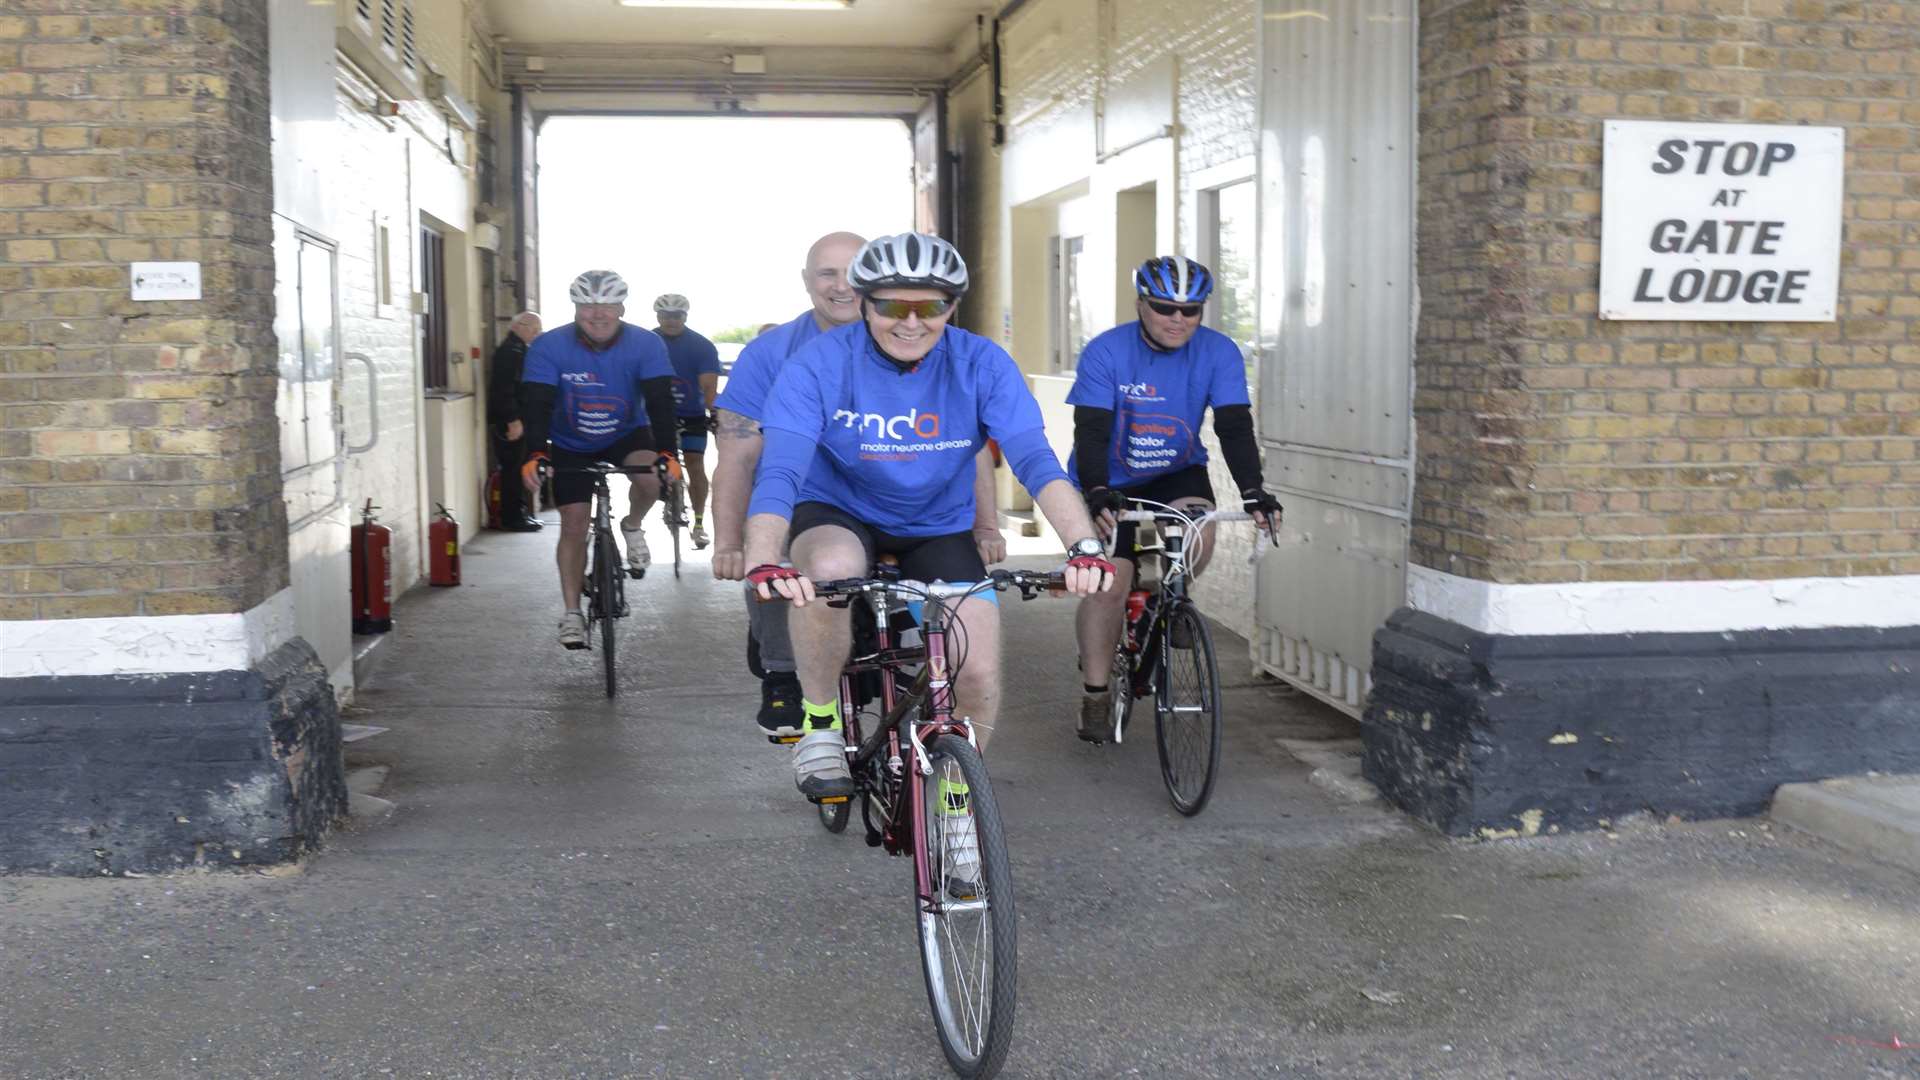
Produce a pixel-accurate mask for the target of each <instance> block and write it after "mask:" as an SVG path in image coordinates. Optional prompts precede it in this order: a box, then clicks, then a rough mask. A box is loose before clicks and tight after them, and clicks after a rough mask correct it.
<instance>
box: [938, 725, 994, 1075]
mask: <svg viewBox="0 0 1920 1080" xmlns="http://www.w3.org/2000/svg"><path fill="white" fill-rule="evenodd" d="M927 755H928V759H929V760H930V761H931V762H932V764H933V775H932V776H928V777H925V778H924V780H923V784H922V796H923V797H922V799H921V801H920V804H919V805H918V806H916V807H915V808H914V822H913V828H914V832H915V833H916V834H917V835H918V837H919V843H920V849H921V850H922V851H923V852H924V853H925V856H926V865H927V871H928V877H929V879H930V880H929V881H927V882H925V883H923V884H924V887H925V888H927V889H929V890H930V891H931V893H932V897H933V899H932V902H931V903H927V902H923V901H921V900H920V899H919V898H918V897H916V898H915V917H916V918H917V919H918V920H919V930H920V967H921V972H922V974H924V975H925V976H926V981H927V1001H928V1003H929V1004H930V1005H931V1006H932V1007H933V1019H934V1024H935V1028H936V1030H937V1031H938V1033H939V1036H940V1049H941V1050H942V1051H944V1052H945V1053H946V1055H947V1063H948V1064H949V1065H951V1066H953V1071H954V1072H956V1073H958V1074H960V1075H961V1076H963V1077H969V1078H973V1077H990V1076H993V1075H995V1074H997V1073H998V1072H999V1071H1000V1066H1001V1065H1002V1064H1003V1063H1004V1062H1005V1061H1006V1058H1007V1047H1008V1045H1009V1043H1011V1041H1012V1039H1013V1010H1014V988H1015V982H1016V970H1015V966H1016V965H1015V960H1014V953H1015V928H1014V907H1013V870H1012V868H1011V867H1010V866H1009V865H1008V862H1007V846H1006V836H1005V832H1004V831H1003V829H1002V828H1001V824H1000V808H999V804H998V803H997V802H995V801H994V797H993V788H992V786H991V785H990V784H989V782H988V780H987V767H986V764H985V763H984V762H983V761H981V759H980V753H979V751H977V750H975V749H974V748H973V745H972V744H971V743H969V742H967V741H966V740H965V739H962V738H960V737H959V736H957V735H942V736H940V738H938V739H936V740H934V743H933V745H932V746H931V747H929V748H928V751H927Z"/></svg>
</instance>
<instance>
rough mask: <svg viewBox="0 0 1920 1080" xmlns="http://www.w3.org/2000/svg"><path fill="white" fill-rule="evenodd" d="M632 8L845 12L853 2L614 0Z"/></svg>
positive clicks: (797, 0)
mask: <svg viewBox="0 0 1920 1080" xmlns="http://www.w3.org/2000/svg"><path fill="white" fill-rule="evenodd" d="M614 3H616V4H618V5H619V6H621V7H633V8H736V9H737V8H745V9H750V10H753V11H845V10H846V9H848V8H850V7H852V6H853V0H614Z"/></svg>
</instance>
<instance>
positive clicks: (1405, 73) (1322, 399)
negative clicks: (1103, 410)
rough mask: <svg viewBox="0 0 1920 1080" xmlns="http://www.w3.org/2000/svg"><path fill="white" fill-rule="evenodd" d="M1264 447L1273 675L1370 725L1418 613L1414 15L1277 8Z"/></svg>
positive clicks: (1328, 4)
mask: <svg viewBox="0 0 1920 1080" xmlns="http://www.w3.org/2000/svg"><path fill="white" fill-rule="evenodd" d="M1260 15H1261V19H1260V57H1261V80H1260V82H1261V86H1260V160H1259V169H1260V241H1259V244H1260V260H1259V262H1260V272H1261V280H1260V350H1261V364H1260V371H1261V375H1260V379H1261V385H1260V389H1261V393H1260V413H1261V415H1260V430H1261V433H1262V439H1263V442H1264V443H1265V453H1266V475H1267V479H1268V482H1269V484H1270V486H1272V487H1274V488H1276V489H1277V490H1278V491H1279V492H1280V493H1281V496H1282V501H1283V502H1285V504H1286V507H1287V520H1288V523H1289V525H1290V526H1292V530H1293V531H1295V532H1296V533H1297V535H1294V536H1291V537H1290V538H1289V539H1288V540H1287V541H1286V542H1283V543H1282V544H1281V545H1280V547H1279V550H1278V551H1275V552H1273V553H1272V554H1270V555H1269V556H1268V557H1267V558H1266V559H1265V560H1263V562H1262V564H1261V567H1260V582H1259V603H1258V608H1257V611H1256V613H1255V620H1256V623H1257V625H1258V627H1259V641H1258V645H1257V649H1258V654H1259V659H1260V663H1261V665H1262V666H1263V667H1265V668H1266V669H1267V670H1269V671H1271V672H1273V673H1274V674H1276V675H1278V676H1279V677H1281V678H1283V679H1285V680H1287V681H1288V682H1291V683H1293V684H1295V685H1297V686H1299V687H1301V688H1302V689H1304V690H1306V691H1308V692H1309V693H1312V694H1314V695H1315V696H1317V697H1320V698H1322V699H1323V700H1325V701H1328V702H1329V703H1331V704H1333V705H1334V706H1336V707H1338V708H1340V709H1343V710H1345V711H1347V712H1350V713H1355V714H1357V713H1358V712H1359V711H1360V709H1361V707H1362V705H1363V703H1364V701H1365V699H1366V694H1367V691H1368V689H1369V687H1370V684H1371V679H1370V677H1369V674H1368V672H1369V670H1370V667H1371V656H1372V641H1373V632H1374V629H1375V628H1376V627H1378V626H1379V625H1380V624H1381V623H1382V622H1384V621H1385V620H1386V617H1387V616H1388V615H1389V614H1390V613H1392V612H1393V610H1394V609H1395V608H1397V607H1399V606H1401V604H1403V603H1404V602H1405V599H1406V552H1407V539H1408V536H1407V533H1408V527H1409V525H1408V523H1409V518H1410V513H1411V504H1412V495H1413V422H1412V397H1413V319H1414V308H1415V304H1416V302H1417V295H1416V291H1415V283H1414V277H1413V270H1414V266H1413V248H1414V233H1413V229H1414V186H1413V184H1414V163H1415V149H1416V147H1415V123H1416V101H1415V97H1414V64H1415V44H1416V43H1415V36H1416V24H1415V4H1414V0H1263V2H1262V4H1261V12H1260Z"/></svg>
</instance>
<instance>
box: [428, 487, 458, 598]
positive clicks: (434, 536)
mask: <svg viewBox="0 0 1920 1080" xmlns="http://www.w3.org/2000/svg"><path fill="white" fill-rule="evenodd" d="M433 508H434V509H435V510H438V511H439V512H440V516H439V517H437V518H434V519H433V524H431V525H429V526H427V584H429V585H458V584H460V523H459V522H458V521H456V520H454V517H453V512H452V511H450V510H448V509H447V508H446V507H444V506H441V505H440V504H439V503H435V504H434V505H433Z"/></svg>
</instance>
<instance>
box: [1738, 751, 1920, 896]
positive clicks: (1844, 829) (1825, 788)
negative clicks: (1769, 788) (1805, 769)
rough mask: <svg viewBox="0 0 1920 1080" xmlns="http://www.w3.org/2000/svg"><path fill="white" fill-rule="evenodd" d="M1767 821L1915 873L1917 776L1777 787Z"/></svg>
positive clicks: (1919, 821) (1918, 853) (1919, 812)
mask: <svg viewBox="0 0 1920 1080" xmlns="http://www.w3.org/2000/svg"><path fill="white" fill-rule="evenodd" d="M1772 816H1773V820H1775V821H1778V822H1780V823H1781V824H1784V825H1791V826H1793V827H1794V828H1796V829H1799V830H1801V831H1803V832H1807V833H1810V834H1812V835H1814V836H1817V837H1820V838H1821V839H1823V840H1826V841H1827V842H1829V843H1832V844H1834V845H1836V846H1839V847H1842V848H1845V849H1846V850H1848V851H1851V852H1854V853H1855V854H1859V855H1865V856H1868V857H1869V858H1873V859H1878V860H1880V861H1881V862H1885V863H1890V864H1892V865H1894V866H1899V867H1902V868H1904V869H1907V870H1911V871H1913V872H1915V873H1920V776H1871V775H1870V776H1850V777H1842V778H1839V779H1835V780H1822V781H1819V782H1817V783H1806V784H1782V785H1781V786H1780V790H1779V791H1777V792H1775V793H1774V797H1773V811H1772Z"/></svg>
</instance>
